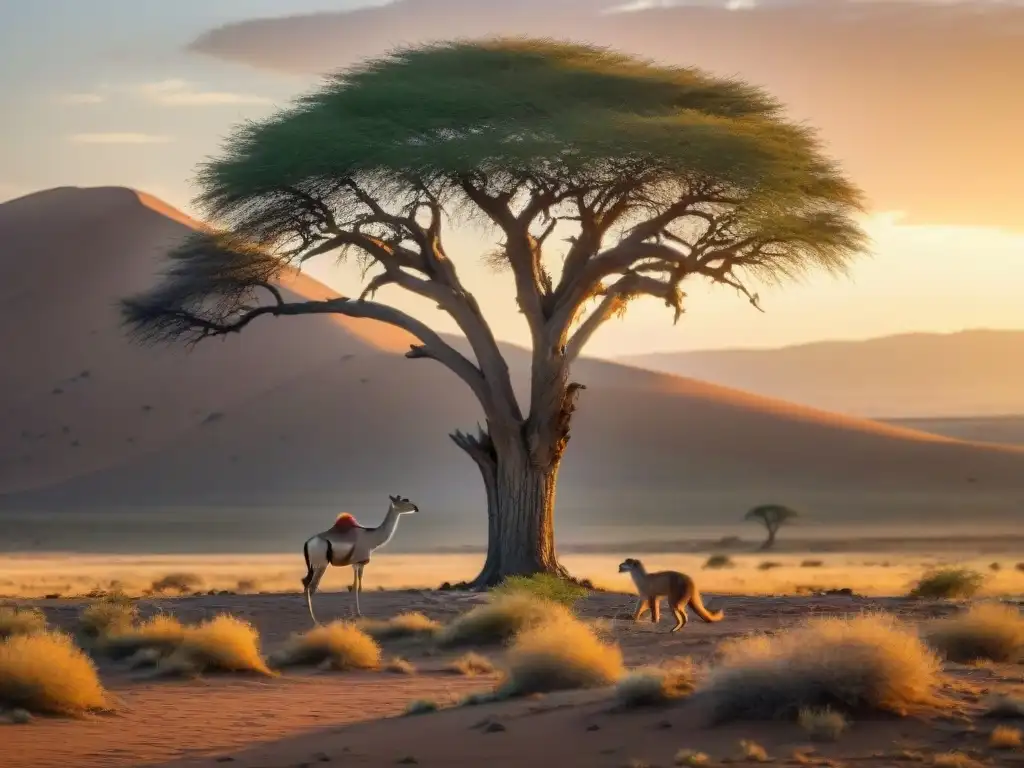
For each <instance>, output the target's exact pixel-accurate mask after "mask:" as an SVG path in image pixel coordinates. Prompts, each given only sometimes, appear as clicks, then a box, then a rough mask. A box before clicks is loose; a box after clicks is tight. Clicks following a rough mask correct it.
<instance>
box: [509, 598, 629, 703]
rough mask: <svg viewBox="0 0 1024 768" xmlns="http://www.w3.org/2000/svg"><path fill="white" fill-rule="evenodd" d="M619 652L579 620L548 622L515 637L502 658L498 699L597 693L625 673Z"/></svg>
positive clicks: (614, 645)
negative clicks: (503, 668) (576, 691)
mask: <svg viewBox="0 0 1024 768" xmlns="http://www.w3.org/2000/svg"><path fill="white" fill-rule="evenodd" d="M624 671H625V670H624V668H623V666H622V651H621V650H620V649H619V647H618V645H616V644H614V643H605V642H603V641H602V640H601V639H600V638H599V637H598V636H597V634H596V633H595V632H594V631H593V630H592V629H591V628H590V627H589V626H587V625H586V624H584V623H583V622H581V621H579V620H578V619H575V618H571V617H567V618H562V619H556V620H553V621H548V622H546V623H544V624H540V625H538V626H535V627H533V628H531V629H528V630H526V631H524V632H522V633H521V634H519V635H518V636H517V637H516V639H515V642H514V643H513V645H512V647H511V648H510V649H509V651H508V656H507V658H506V677H505V680H504V681H503V682H502V684H501V685H500V687H499V689H498V693H499V695H501V696H526V695H529V694H532V693H548V692H550V691H561V690H571V689H576V688H600V687H603V686H608V685H614V684H615V683H616V682H618V680H619V679H620V678H621V677H622V675H623V673H624Z"/></svg>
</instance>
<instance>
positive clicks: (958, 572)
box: [910, 568, 985, 600]
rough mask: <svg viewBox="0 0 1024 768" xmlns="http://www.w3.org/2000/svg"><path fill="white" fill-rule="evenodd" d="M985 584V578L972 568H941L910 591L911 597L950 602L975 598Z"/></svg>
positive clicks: (925, 576) (927, 574)
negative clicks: (947, 600)
mask: <svg viewBox="0 0 1024 768" xmlns="http://www.w3.org/2000/svg"><path fill="white" fill-rule="evenodd" d="M984 583H985V577H984V576H983V575H982V574H980V573H978V572H977V571H974V570H971V569H970V568H940V569H939V570H935V571H928V572H927V573H926V574H924V576H922V577H921V578H920V579H919V580H918V582H917V584H915V585H914V588H913V589H911V590H910V597H924V598H931V599H938V598H946V599H949V600H958V599H962V598H967V597H974V596H975V595H976V594H978V591H979V590H980V589H981V587H982V585H984Z"/></svg>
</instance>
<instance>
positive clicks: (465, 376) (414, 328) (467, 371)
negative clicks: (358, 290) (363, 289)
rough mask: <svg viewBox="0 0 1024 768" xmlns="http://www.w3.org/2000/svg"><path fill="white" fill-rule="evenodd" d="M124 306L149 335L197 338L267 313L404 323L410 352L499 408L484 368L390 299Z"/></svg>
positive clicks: (133, 303) (229, 330)
mask: <svg viewBox="0 0 1024 768" xmlns="http://www.w3.org/2000/svg"><path fill="white" fill-rule="evenodd" d="M123 306H124V309H125V313H126V315H127V320H128V322H129V323H130V324H131V325H133V326H135V327H136V329H138V330H139V331H140V333H141V335H142V337H143V339H144V340H149V341H157V340H162V339H166V338H175V337H177V338H181V337H184V338H186V339H189V340H190V341H192V342H193V343H194V342H196V341H199V340H201V339H203V338H207V337H211V336H225V335H228V334H232V333H238V332H240V331H241V330H242V329H243V328H245V327H246V326H247V325H249V323H251V322H252V321H253V320H255V319H256V318H258V317H262V316H271V317H283V316H287V315H323V314H335V315H345V316H347V317H360V318H367V319H370V320H379V321H380V322H383V323H388V324H389V325H393V326H396V327H398V328H402V329H403V330H406V331H408V332H409V333H410V334H412V335H413V336H415V337H416V338H417V339H419V340H420V342H421V345H414V346H413V347H412V348H411V349H410V352H409V353H407V354H406V356H407V357H410V358H416V357H420V358H423V357H427V358H430V359H432V360H437V361H438V362H440V363H442V364H443V365H445V366H446V367H447V368H448V369H449V370H451V371H452V372H453V373H455V374H456V375H457V376H458V377H459V378H460V379H462V380H463V381H464V382H466V384H468V385H469V387H470V388H471V389H472V390H473V393H474V394H475V395H476V396H477V398H478V399H479V400H480V403H481V405H483V407H484V410H485V412H490V413H494V412H496V410H495V408H494V402H493V397H492V396H491V393H490V391H489V390H488V387H487V384H486V382H485V380H484V376H483V374H482V372H481V371H480V369H479V368H477V367H476V366H475V365H473V363H472V362H471V361H470V360H469V359H467V358H466V357H465V356H463V355H462V354H461V353H460V352H458V350H456V349H455V348H453V347H452V346H450V345H449V344H447V343H446V342H445V341H444V339H442V338H441V336H440V335H438V334H437V333H436V332H434V331H433V330H431V329H430V328H429V327H428V326H427V325H426V324H425V323H422V322H420V321H419V320H417V319H416V318H414V317H412V316H411V315H409V314H406V313H405V312H402V311H401V310H398V309H395V308H393V307H389V306H387V305H385V304H378V303H376V302H372V301H365V300H362V299H350V298H346V297H338V298H334V299H325V300H322V301H300V302H282V303H278V304H273V305H264V306H259V307H252V308H248V307H246V308H241V309H240V310H239V311H238V312H236V313H234V315H233V316H232V318H231V319H227V320H211V319H208V318H205V317H203V316H201V315H199V314H197V313H193V312H188V311H186V310H183V309H179V308H175V307H162V306H159V305H155V304H152V303H147V302H146V301H145V300H138V299H135V300H128V301H125V302H124V304H123Z"/></svg>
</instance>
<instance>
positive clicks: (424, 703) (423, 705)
mask: <svg viewBox="0 0 1024 768" xmlns="http://www.w3.org/2000/svg"><path fill="white" fill-rule="evenodd" d="M438 709H440V706H438V703H437V702H436V701H431V700H430V699H416V700H415V701H410V702H409V703H408V704H407V705H406V707H405V714H406V715H425V714H427V713H429V712H437V710H438Z"/></svg>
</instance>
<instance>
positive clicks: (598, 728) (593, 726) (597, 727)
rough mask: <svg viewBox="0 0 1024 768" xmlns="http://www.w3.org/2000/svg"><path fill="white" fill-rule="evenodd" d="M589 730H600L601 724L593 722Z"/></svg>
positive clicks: (588, 727)
mask: <svg viewBox="0 0 1024 768" xmlns="http://www.w3.org/2000/svg"><path fill="white" fill-rule="evenodd" d="M587 730H588V731H600V730H601V726H600V725H598V724H597V723H591V724H590V725H588V726H587Z"/></svg>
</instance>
